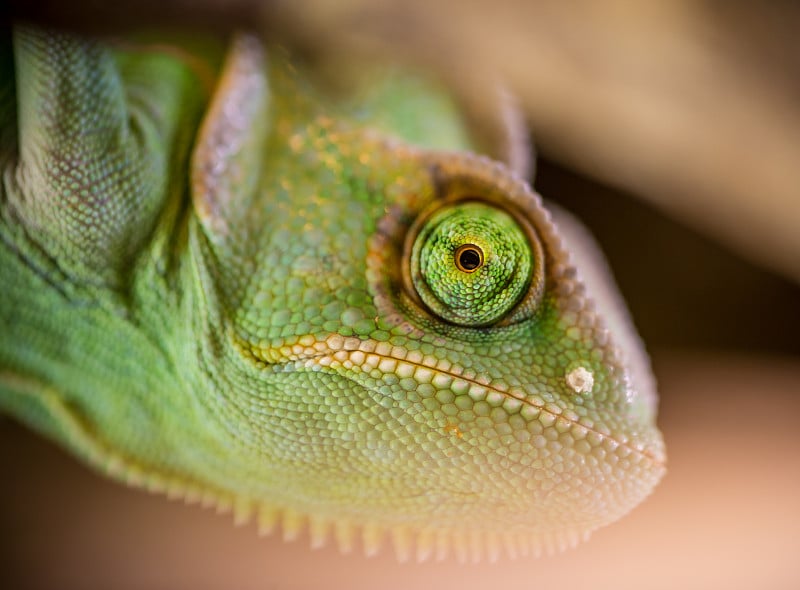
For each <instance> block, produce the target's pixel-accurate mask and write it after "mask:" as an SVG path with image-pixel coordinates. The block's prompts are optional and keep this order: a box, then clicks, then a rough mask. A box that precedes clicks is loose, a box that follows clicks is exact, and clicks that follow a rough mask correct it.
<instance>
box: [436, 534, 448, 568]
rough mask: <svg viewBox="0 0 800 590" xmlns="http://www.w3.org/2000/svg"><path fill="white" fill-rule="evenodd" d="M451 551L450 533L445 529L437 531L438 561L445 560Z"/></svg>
mask: <svg viewBox="0 0 800 590" xmlns="http://www.w3.org/2000/svg"><path fill="white" fill-rule="evenodd" d="M449 551H450V535H448V534H447V533H446V532H444V531H439V532H437V533H436V561H444V559H445V557H447V553H448V552H449Z"/></svg>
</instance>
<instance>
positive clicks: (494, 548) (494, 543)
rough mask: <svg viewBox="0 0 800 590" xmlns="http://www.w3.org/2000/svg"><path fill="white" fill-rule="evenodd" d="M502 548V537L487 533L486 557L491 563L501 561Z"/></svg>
mask: <svg viewBox="0 0 800 590" xmlns="http://www.w3.org/2000/svg"><path fill="white" fill-rule="evenodd" d="M501 548H502V546H501V543H500V537H499V536H498V535H497V533H494V532H489V533H486V556H487V558H488V559H489V563H497V561H498V560H499V559H500V553H501Z"/></svg>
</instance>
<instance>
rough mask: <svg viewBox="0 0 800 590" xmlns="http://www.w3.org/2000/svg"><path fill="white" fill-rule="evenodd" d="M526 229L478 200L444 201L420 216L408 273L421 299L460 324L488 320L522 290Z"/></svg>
mask: <svg viewBox="0 0 800 590" xmlns="http://www.w3.org/2000/svg"><path fill="white" fill-rule="evenodd" d="M526 233H527V232H526V231H525V230H524V229H523V228H522V227H520V224H519V223H518V222H517V221H516V220H515V218H514V217H512V216H511V215H510V214H508V213H506V212H505V211H503V210H501V209H499V208H498V207H495V206H493V205H490V204H488V203H483V202H478V201H463V202H457V203H454V204H450V205H446V206H444V207H442V208H441V209H439V210H437V211H435V212H434V213H433V214H432V215H430V216H429V217H427V218H425V219H424V220H423V221H422V225H421V227H420V228H419V231H418V233H417V234H416V237H415V239H414V243H413V245H412V248H411V259H410V265H411V268H410V274H411V282H412V284H413V287H414V289H415V291H416V293H417V295H418V296H419V298H420V299H421V300H422V303H424V305H425V306H426V307H427V308H428V309H429V310H430V311H431V312H432V313H433V314H435V315H437V316H438V317H440V318H442V319H444V320H446V321H448V322H450V323H453V324H457V325H460V326H472V327H475V326H485V325H488V324H493V323H495V322H497V321H498V320H500V319H502V318H503V317H504V316H505V315H506V314H508V313H509V312H510V311H511V310H512V309H514V307H515V306H516V305H517V303H519V301H520V300H521V299H522V298H523V297H524V296H525V294H526V292H528V289H529V285H530V283H531V277H532V276H533V275H534V270H535V269H534V267H535V264H536V262H537V261H536V256H534V254H533V252H532V249H531V245H530V242H529V240H528V237H527V235H526Z"/></svg>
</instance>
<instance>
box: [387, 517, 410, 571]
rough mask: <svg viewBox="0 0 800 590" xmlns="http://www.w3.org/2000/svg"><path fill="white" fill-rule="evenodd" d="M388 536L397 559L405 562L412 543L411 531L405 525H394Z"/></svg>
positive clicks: (408, 556) (408, 557)
mask: <svg viewBox="0 0 800 590" xmlns="http://www.w3.org/2000/svg"><path fill="white" fill-rule="evenodd" d="M390 536H391V538H392V545H393V546H394V554H395V556H396V557H397V561H399V562H401V563H405V562H407V561H408V560H409V559H410V558H411V548H412V546H413V544H414V541H413V539H412V536H411V531H409V530H408V528H407V527H404V526H396V527H392V529H391V531H390Z"/></svg>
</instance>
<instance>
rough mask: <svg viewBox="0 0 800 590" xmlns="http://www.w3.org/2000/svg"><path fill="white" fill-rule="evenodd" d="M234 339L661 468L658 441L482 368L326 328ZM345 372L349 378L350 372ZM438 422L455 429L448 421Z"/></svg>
mask: <svg viewBox="0 0 800 590" xmlns="http://www.w3.org/2000/svg"><path fill="white" fill-rule="evenodd" d="M234 342H235V344H236V346H237V348H238V349H239V351H240V352H241V353H242V354H243V355H244V356H245V357H248V358H250V359H251V360H252V361H254V362H257V363H261V364H264V365H266V366H271V367H287V366H291V367H292V369H293V370H321V369H329V370H333V371H337V372H349V371H355V372H360V373H365V374H371V373H373V372H374V371H377V372H378V373H379V374H381V375H385V374H393V375H396V376H397V377H398V378H400V379H404V378H410V379H413V380H414V381H415V382H416V383H418V384H431V385H433V386H434V387H435V388H436V389H440V390H441V389H449V390H450V391H451V392H452V393H453V394H454V395H456V396H459V395H468V396H469V397H470V398H471V399H472V400H473V401H475V402H478V401H486V402H487V403H489V404H490V405H492V406H501V407H502V408H503V409H504V410H506V411H507V412H508V413H509V414H513V413H517V412H518V413H519V414H520V415H521V416H522V417H523V418H525V419H526V420H529V421H530V420H538V421H539V422H540V423H541V424H542V426H543V427H545V428H548V427H552V426H558V427H560V428H562V429H568V430H570V431H571V432H572V433H573V436H576V435H577V438H579V439H585V440H587V441H588V443H589V445H591V446H592V447H597V446H602V447H604V448H605V449H606V451H608V452H612V453H617V454H621V455H623V456H627V455H628V454H630V455H633V456H635V457H637V458H639V459H641V460H644V461H647V462H650V463H652V467H653V468H656V469H663V468H664V465H665V462H666V457H665V454H664V452H663V450H662V449H661V448H659V447H658V446H648V445H646V444H645V443H643V442H641V441H638V440H634V439H631V438H629V437H627V436H626V435H624V434H620V433H612V432H611V430H610V429H608V428H607V427H606V426H604V425H603V424H597V423H594V422H593V421H592V420H589V419H587V418H584V417H581V416H579V415H578V414H577V413H576V412H574V411H573V410H571V409H569V408H562V407H561V406H559V405H557V404H555V403H552V402H548V401H546V400H545V399H543V397H541V395H539V393H538V392H536V391H531V390H527V389H526V388H525V387H524V386H508V385H506V384H504V383H498V382H497V381H496V380H493V379H492V378H491V377H489V376H488V375H486V374H481V373H476V372H475V371H473V370H471V369H469V368H465V367H463V366H461V365H458V364H454V363H451V362H450V361H448V360H446V359H440V358H437V357H435V356H432V355H425V354H423V353H422V352H420V351H418V350H409V349H406V348H404V347H402V346H395V345H392V344H390V343H388V342H382V341H376V340H371V339H361V338H356V337H345V336H341V335H339V334H332V335H329V336H328V337H326V338H324V339H319V338H316V337H315V336H312V335H305V336H302V337H300V338H299V339H298V340H297V342H295V343H294V344H292V345H289V344H287V345H284V346H281V347H278V348H268V349H264V348H261V347H257V346H253V345H251V344H249V343H247V342H244V341H243V340H240V339H239V338H238V337H234ZM349 378H352V376H350V377H349ZM442 428H443V429H445V430H447V431H450V432H452V433H456V434H459V435H460V430H459V429H458V426H457V425H455V424H453V423H452V422H447V423H445V424H442Z"/></svg>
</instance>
